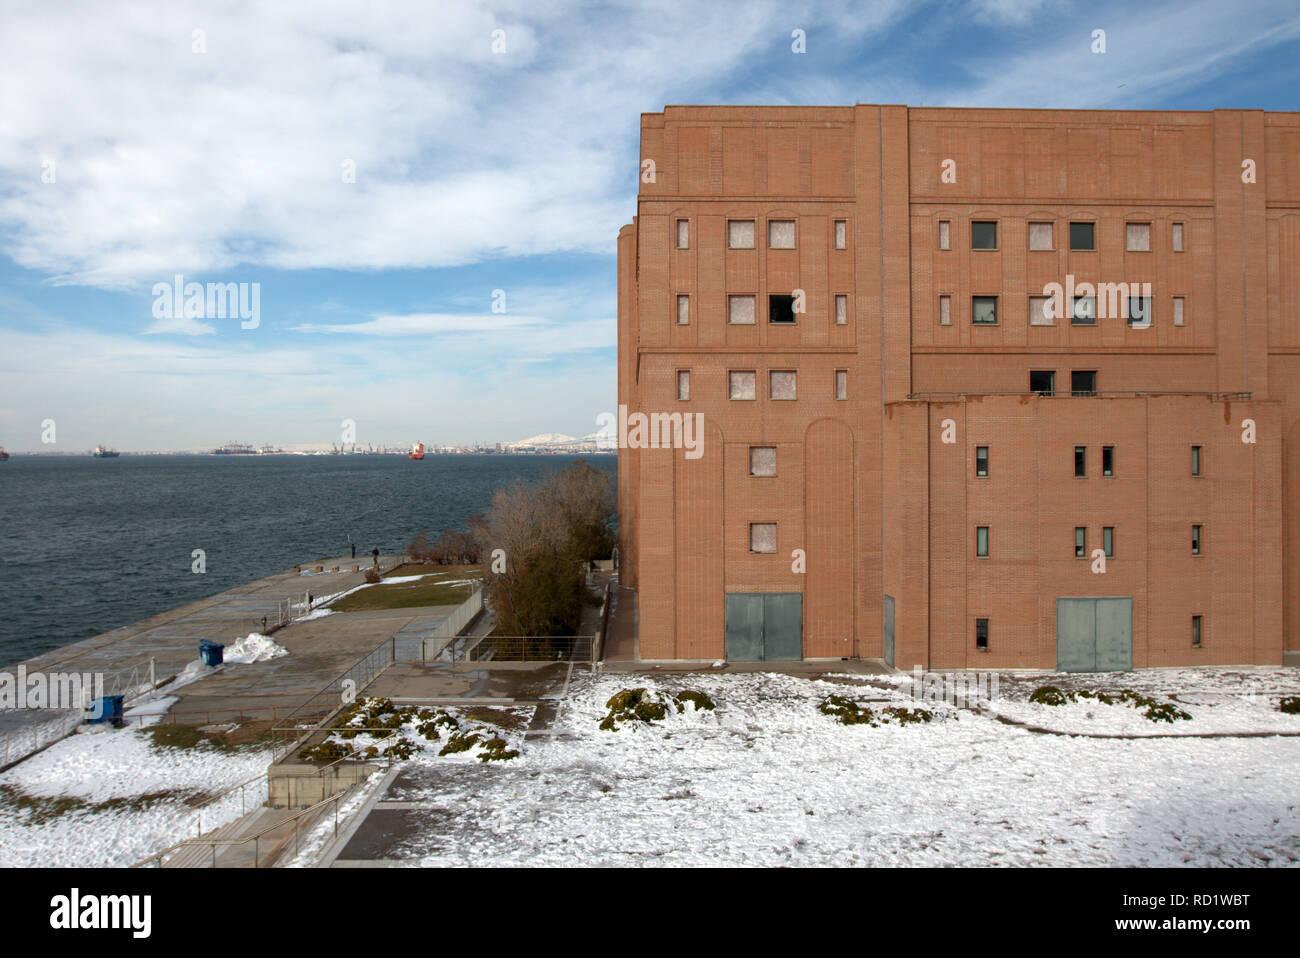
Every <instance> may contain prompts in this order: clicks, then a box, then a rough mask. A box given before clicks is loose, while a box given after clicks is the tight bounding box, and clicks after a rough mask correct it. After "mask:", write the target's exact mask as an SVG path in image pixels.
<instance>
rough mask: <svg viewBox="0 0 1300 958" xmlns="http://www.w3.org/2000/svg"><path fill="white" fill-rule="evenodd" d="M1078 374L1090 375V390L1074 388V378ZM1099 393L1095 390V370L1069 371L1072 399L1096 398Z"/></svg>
mask: <svg viewBox="0 0 1300 958" xmlns="http://www.w3.org/2000/svg"><path fill="white" fill-rule="evenodd" d="M1080 374H1091V376H1092V388H1091V389H1076V388H1075V385H1074V377H1075V376H1077V375H1080ZM1099 392H1100V390H1099V389H1098V388H1097V370H1095V369H1071V370H1070V395H1071V396H1072V397H1074V398H1075V399H1082V398H1087V397H1088V396H1096V395H1097V394H1098V393H1099Z"/></svg>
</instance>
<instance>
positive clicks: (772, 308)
mask: <svg viewBox="0 0 1300 958" xmlns="http://www.w3.org/2000/svg"><path fill="white" fill-rule="evenodd" d="M767 321H768V322H769V323H775V324H776V325H778V326H789V325H790V324H791V323H793V322H794V297H793V296H786V295H785V294H783V293H777V294H774V295H771V296H768V297H767Z"/></svg>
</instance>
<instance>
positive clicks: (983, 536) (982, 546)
mask: <svg viewBox="0 0 1300 958" xmlns="http://www.w3.org/2000/svg"><path fill="white" fill-rule="evenodd" d="M975 555H976V556H978V557H979V558H981V559H987V558H988V556H989V527H988V526H976V527H975Z"/></svg>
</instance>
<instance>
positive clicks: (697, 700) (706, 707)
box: [674, 689, 717, 712]
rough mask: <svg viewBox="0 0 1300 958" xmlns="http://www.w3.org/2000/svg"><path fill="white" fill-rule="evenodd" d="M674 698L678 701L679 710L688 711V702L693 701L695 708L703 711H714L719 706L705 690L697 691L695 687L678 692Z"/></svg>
mask: <svg viewBox="0 0 1300 958" xmlns="http://www.w3.org/2000/svg"><path fill="white" fill-rule="evenodd" d="M674 698H675V699H676V701H677V711H679V712H685V711H686V703H687V702H690V703H692V704H693V705H694V706H695V708H696V709H697V710H698V711H701V712H712V711H713V710H714V709H715V708H717V706H716V705H714V704H713V699H711V698H709V697H708V696H707V695H705V694H704V693H703V692H697V691H695V690H694V689H686V690H685V691H683V692H678V693H677V695H675V696H674Z"/></svg>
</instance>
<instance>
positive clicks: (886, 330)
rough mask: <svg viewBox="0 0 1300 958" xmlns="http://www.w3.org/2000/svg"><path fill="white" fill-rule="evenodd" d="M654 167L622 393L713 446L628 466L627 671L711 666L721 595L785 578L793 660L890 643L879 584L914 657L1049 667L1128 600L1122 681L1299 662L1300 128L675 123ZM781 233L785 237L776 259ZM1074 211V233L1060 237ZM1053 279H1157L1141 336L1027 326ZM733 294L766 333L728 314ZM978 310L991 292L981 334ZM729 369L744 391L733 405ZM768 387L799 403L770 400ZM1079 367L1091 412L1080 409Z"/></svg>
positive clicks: (1003, 120)
mask: <svg viewBox="0 0 1300 958" xmlns="http://www.w3.org/2000/svg"><path fill="white" fill-rule="evenodd" d="M641 156H642V159H643V161H644V160H653V162H654V175H653V179H652V181H650V180H651V178H650V177H649V175H643V177H642V181H641V185H640V195H639V197H638V213H637V216H636V219H635V221H634V222H633V223H632V224H631V225H630V226H627V227H624V229H623V230H622V231H621V232H620V234H619V241H618V253H619V267H618V290H619V320H618V322H619V359H618V376H619V387H618V388H619V402H620V404H621V405H623V406H625V407H626V408H627V410H628V411H629V412H638V411H639V412H643V413H653V412H661V413H687V414H695V413H698V414H700V415H701V416H702V422H703V444H704V445H703V455H702V456H700V457H699V458H696V459H692V458H689V457H688V456H687V455H686V453H685V451H684V450H680V449H678V450H674V449H655V448H625V449H622V450H620V453H619V533H620V540H621V541H620V555H621V557H622V559H621V567H622V575H623V581H624V583H625V584H626V585H628V586H630V587H633V588H635V589H637V590H638V593H639V597H638V600H639V648H640V655H641V657H642V658H643V659H716V658H723V657H725V656H726V654H727V649H726V631H727V623H726V596H727V595H728V594H732V593H745V594H753V593H799V594H801V595H802V617H803V620H802V629H801V641H802V652H803V655H804V657H806V658H839V657H878V656H881V655H883V654H885V652H886V649H885V638H884V637H885V630H884V626H883V621H884V606H885V596H889V597H891V598H892V600H893V603H894V605H893V609H894V613H893V614H894V662H895V664H896V665H898V666H899V667H902V668H910V667H911V666H912V665H914V664H919V665H923V666H927V667H936V668H943V667H956V668H962V667H969V668H975V667H1040V668H1043V667H1045V668H1052V667H1055V665H1056V643H1057V637H1056V600H1057V599H1058V598H1062V597H1071V596H1123V597H1128V598H1131V600H1132V663H1133V665H1134V666H1135V667H1144V666H1159V665H1186V664H1245V663H1261V664H1264V663H1280V662H1281V661H1282V653H1283V650H1284V649H1287V650H1300V114H1293V113H1267V114H1266V113H1263V112H1260V111H1214V112H1207V113H1200V112H1090V111H1039V110H961V109H932V108H924V109H909V108H907V107H901V106H883V107H881V106H862V105H860V106H856V107H843V108H840V107H818V108H796V107H669V108H667V109H665V111H664V112H663V113H655V114H645V115H643V117H642V128H641ZM1244 160H1253V161H1254V173H1255V182H1254V183H1246V182H1243V174H1242V169H1243V161H1244ZM948 161H951V162H948ZM945 170H947V171H949V175H948V176H947V177H945V176H944V172H945ZM948 180H952V181H951V182H949V181H948ZM679 221H684V222H685V224H686V225H685V235H684V236H680V237H679V225H678V224H679ZM730 221H739V222H748V221H752V222H753V224H754V230H753V233H754V242H753V248H746V249H735V248H729V245H728V236H729V227H728V223H729V222H730ZM773 221H777V222H780V223H785V222H790V221H792V222H793V223H794V243H793V248H772V247H773V245H776V246H782V245H785V243H784V240H785V238H786V236H787V234H788V230H787V228H786V227H777V228H776V231H775V232H776V238H777V239H778V240H779V241H778V242H777V243H776V244H772V243H769V225H768V224H769V223H770V222H773ZM972 222H980V223H995V224H996V228H995V229H996V240H995V242H994V243H993V244H992V245H993V247H994V248H990V249H984V248H978V249H977V248H972V247H973V245H974V244H973V242H972V227H971V223H972ZM837 223H840V224H843V225H842V226H841V227H837ZM1031 223H1032V224H1045V223H1050V224H1051V242H1050V248H1049V249H1038V248H1035V249H1031V248H1030V245H1031V244H1030V241H1029V233H1030V224H1031ZM1071 223H1090V224H1093V236H1094V244H1093V245H1094V249H1092V250H1083V249H1072V248H1071V226H1070V224H1071ZM941 224H947V225H946V226H945V227H941ZM1130 224H1132V225H1135V226H1137V227H1138V229H1137V230H1136V232H1135V233H1134V237H1135V238H1134V240H1133V243H1132V245H1135V246H1141V245H1142V243H1141V238H1142V235H1143V231H1142V229H1141V228H1140V227H1141V226H1142V225H1144V224H1149V230H1148V235H1149V247H1150V248H1149V250H1143V249H1130V248H1129V246H1130V242H1129V232H1130V230H1129V227H1130ZM941 228H942V229H946V230H947V239H948V243H947V246H948V248H947V249H943V248H940V247H941V243H940V230H941ZM981 229H984V228H983V227H981ZM1034 229H1035V236H1036V240H1035V244H1036V245H1038V246H1041V245H1044V243H1043V237H1044V236H1046V228H1045V227H1042V226H1035V227H1034ZM1176 231H1177V232H1180V233H1181V247H1182V248H1181V250H1177V249H1175V238H1174V237H1175V232H1176ZM740 232H741V233H743V232H745V230H744V228H741V229H740ZM837 233H839V234H840V236H841V237H842V240H843V242H842V248H840V246H841V244H839V243H837ZM679 240H684V243H683V242H679ZM1069 275H1072V276H1073V277H1074V281H1075V283H1076V284H1080V283H1091V284H1094V285H1095V284H1114V283H1133V284H1135V285H1136V284H1143V283H1149V284H1150V292H1151V297H1150V302H1151V323H1150V326H1149V328H1141V327H1140V326H1139V327H1133V326H1131V325H1130V324H1129V323H1128V322H1126V320H1125V319H1124V318H1123V317H1122V316H1118V317H1116V316H1110V315H1104V316H1101V317H1099V318H1097V320H1096V322H1095V324H1091V325H1077V324H1074V323H1072V322H1071V318H1070V316H1069V315H1068V314H1067V315H1065V316H1059V317H1056V318H1055V319H1054V321H1053V322H1052V324H1051V325H1045V324H1041V323H1032V322H1031V317H1030V297H1031V296H1038V295H1041V294H1042V292H1043V290H1044V287H1045V286H1046V285H1047V284H1050V283H1060V284H1065V283H1066V281H1067V276H1069ZM796 291H799V292H800V293H801V295H802V300H803V304H804V306H805V310H804V311H803V312H800V313H797V314H796V315H795V322H793V323H789V324H785V323H772V322H770V321H769V315H770V314H769V299H768V297H769V296H773V295H777V296H785V295H791V294H794V293H796ZM679 296H685V297H689V300H688V303H689V306H688V309H687V315H686V316H685V317H682V316H679V309H678V297H679ZM736 296H740V297H748V296H752V297H754V303H755V309H754V313H755V316H754V322H753V323H752V324H743V325H742V324H736V323H731V322H729V305H728V304H729V297H736ZM837 297H844V299H843V306H842V315H841V316H840V317H839V318H840V320H841V321H839V322H837V312H840V311H837V305H836V298H837ZM941 297H948V307H947V308H948V320H949V322H948V323H947V324H943V323H942V322H941V309H942V306H941V302H942V301H941ZM973 297H997V300H996V309H997V316H996V323H995V324H976V323H974V322H973V321H972V319H973V313H974V310H975V309H976V306H975V304H974V303H973ZM1106 298H1107V297H1106V295H1105V294H1104V293H1103V294H1102V295H1098V297H1097V307H1098V308H1099V309H1104V308H1105V305H1104V301H1105V300H1106ZM1175 298H1178V299H1180V300H1181V307H1180V308H1181V309H1182V324H1181V325H1176V324H1175V322H1174V310H1175V308H1176V307H1175V305H1174V300H1175ZM982 302H983V301H982ZM1110 305H1112V306H1113V305H1114V303H1111V304H1110ZM1125 305H1127V302H1126V303H1125ZM981 308H983V307H981ZM1067 308H1068V307H1067ZM737 315H744V310H743V309H742V310H740V312H738V314H737ZM681 318H687V319H688V322H685V323H683V322H680V321H679V320H680V319H681ZM683 370H685V371H689V379H690V383H689V398H688V399H679V398H678V373H679V371H683ZM1031 370H1037V371H1048V370H1050V371H1054V373H1055V383H1056V392H1055V394H1054V395H1051V396H1046V395H1035V394H1033V393H1031V392H1029V374H1030V371H1031ZM733 371H736V372H751V371H752V372H753V373H754V374H755V380H756V386H757V388H756V398H754V399H732V398H729V374H730V373H731V372H733ZM773 371H776V372H781V373H785V372H794V373H795V375H796V382H797V393H796V398H795V399H793V400H787V399H774V398H770V396H769V375H770V373H772V372H773ZM841 371H842V372H841ZM1074 371H1089V372H1095V373H1096V385H1095V389H1096V390H1097V391H1098V394H1097V395H1087V396H1074V395H1071V394H1070V390H1071V374H1072V372H1074ZM837 376H840V377H842V379H841V380H840V382H842V383H846V385H847V390H846V393H845V394H844V396H843V398H837ZM1245 419H1250V420H1253V421H1254V423H1255V438H1256V440H1257V441H1256V442H1254V443H1244V442H1242V441H1241V440H1242V425H1241V424H1242V421H1243V420H1245ZM945 440H951V441H945ZM753 446H762V447H775V449H776V474H775V475H774V476H751V475H750V448H751V447H753ZM980 446H984V447H988V452H989V469H988V475H987V476H977V475H976V469H975V450H976V447H980ZM1076 446H1084V447H1086V450H1087V451H1086V454H1085V458H1086V461H1087V472H1088V474H1087V476H1086V477H1082V478H1079V477H1076V476H1075V471H1074V448H1075V447H1076ZM1103 446H1105V447H1111V448H1112V450H1113V451H1112V454H1111V455H1113V469H1112V473H1113V474H1112V475H1102V462H1101V457H1102V448H1103ZM1193 446H1198V447H1200V450H1201V452H1200V455H1201V457H1202V458H1201V461H1202V463H1203V469H1202V473H1203V474H1202V475H1200V476H1193V475H1192V469H1191V456H1192V452H1191V449H1192V447H1193ZM751 523H775V524H776V551H775V552H774V553H765V552H754V551H751V540H750V524H751ZM1193 525H1197V526H1200V527H1201V535H1202V540H1203V542H1202V548H1201V554H1200V555H1195V556H1194V555H1192V552H1191V545H1190V543H1191V536H1192V532H1191V528H1192V526H1193ZM977 527H987V529H988V530H989V533H988V535H989V549H988V553H989V554H988V556H987V557H984V556H977V555H976V529H977ZM1076 527H1084V528H1085V529H1086V530H1087V533H1086V536H1087V551H1088V553H1089V554H1088V555H1087V556H1085V557H1084V558H1076V557H1075V551H1074V530H1075V528H1076ZM1103 528H1109V529H1112V530H1113V546H1114V548H1113V550H1112V551H1113V555H1112V556H1108V557H1107V558H1106V569H1105V572H1104V573H1101V572H1094V571H1093V568H1094V562H1093V560H1092V558H1091V552H1092V550H1093V549H1094V548H1099V547H1100V546H1101V545H1102V536H1103V531H1102V530H1103ZM796 550H798V551H796ZM800 556H802V557H803V568H802V571H801V570H800V568H799V565H800V562H799V559H800ZM1193 615H1199V616H1201V623H1202V625H1201V628H1202V641H1201V646H1200V647H1199V648H1193V646H1192V640H1191V629H1192V626H1191V617H1192V616H1193ZM977 618H983V619H987V620H988V627H989V641H988V648H987V650H984V649H978V650H977V649H976V640H975V625H974V622H975V619H977Z"/></svg>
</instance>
